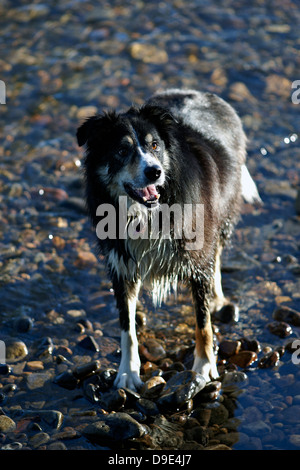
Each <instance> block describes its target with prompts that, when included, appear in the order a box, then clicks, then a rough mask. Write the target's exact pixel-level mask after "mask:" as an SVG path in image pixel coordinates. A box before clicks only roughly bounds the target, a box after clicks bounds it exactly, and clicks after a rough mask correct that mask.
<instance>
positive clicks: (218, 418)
mask: <svg viewBox="0 0 300 470" xmlns="http://www.w3.org/2000/svg"><path fill="white" fill-rule="evenodd" d="M207 406H208V408H209V409H210V410H211V415H210V420H209V425H210V426H213V425H214V424H218V425H220V424H223V423H225V422H226V421H227V420H228V418H229V411H228V410H227V409H226V408H225V406H224V405H222V403H218V402H215V403H212V404H209V405H207Z"/></svg>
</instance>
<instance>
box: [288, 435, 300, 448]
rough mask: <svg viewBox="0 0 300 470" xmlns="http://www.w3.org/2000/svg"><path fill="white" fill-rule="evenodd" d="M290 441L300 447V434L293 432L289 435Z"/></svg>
mask: <svg viewBox="0 0 300 470" xmlns="http://www.w3.org/2000/svg"><path fill="white" fill-rule="evenodd" d="M289 442H290V443H291V444H292V445H293V446H295V447H300V434H292V435H291V436H290V437H289Z"/></svg>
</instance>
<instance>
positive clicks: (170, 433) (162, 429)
mask: <svg viewBox="0 0 300 470" xmlns="http://www.w3.org/2000/svg"><path fill="white" fill-rule="evenodd" d="M181 429H182V428H181V425H178V424H177V423H173V422H170V421H169V420H167V419H166V418H165V417H164V416H157V417H156V418H155V420H154V423H153V424H151V425H150V436H149V437H150V438H151V444H152V445H153V446H155V447H156V448H163V447H166V448H168V449H178V448H181V445H182V442H183V432H182V431H181Z"/></svg>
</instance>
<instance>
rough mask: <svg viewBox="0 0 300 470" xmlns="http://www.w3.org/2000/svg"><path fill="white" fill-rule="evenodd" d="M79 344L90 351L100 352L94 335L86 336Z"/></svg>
mask: <svg viewBox="0 0 300 470" xmlns="http://www.w3.org/2000/svg"><path fill="white" fill-rule="evenodd" d="M78 346H80V347H81V348H84V349H88V350H89V351H93V352H99V346H98V344H97V342H96V340H95V338H94V337H93V336H90V335H88V336H86V337H85V338H83V339H82V340H81V341H79V343H78Z"/></svg>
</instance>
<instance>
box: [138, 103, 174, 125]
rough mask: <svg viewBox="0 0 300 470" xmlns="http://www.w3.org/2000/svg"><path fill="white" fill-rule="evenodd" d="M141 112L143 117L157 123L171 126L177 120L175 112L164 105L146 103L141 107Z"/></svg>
mask: <svg viewBox="0 0 300 470" xmlns="http://www.w3.org/2000/svg"><path fill="white" fill-rule="evenodd" d="M140 113H141V116H142V117H144V118H146V119H148V120H149V121H151V122H153V123H154V124H156V125H164V126H166V127H169V126H172V125H173V124H175V123H176V122H177V121H176V119H175V117H174V116H173V114H172V113H171V112H170V111H169V110H167V109H165V108H163V107H162V106H156V105H151V104H146V105H145V106H143V107H142V108H141V110H140Z"/></svg>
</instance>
